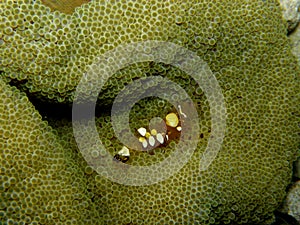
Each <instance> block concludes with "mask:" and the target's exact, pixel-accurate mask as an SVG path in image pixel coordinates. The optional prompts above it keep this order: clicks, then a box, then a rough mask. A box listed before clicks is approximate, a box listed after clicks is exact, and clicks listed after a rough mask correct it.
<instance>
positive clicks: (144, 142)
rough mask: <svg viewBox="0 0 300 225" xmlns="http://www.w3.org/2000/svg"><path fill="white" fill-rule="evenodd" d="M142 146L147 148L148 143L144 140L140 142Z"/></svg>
mask: <svg viewBox="0 0 300 225" xmlns="http://www.w3.org/2000/svg"><path fill="white" fill-rule="evenodd" d="M142 145H143V148H147V146H148V142H147V141H146V140H144V141H143V142H142Z"/></svg>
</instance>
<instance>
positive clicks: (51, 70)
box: [0, 0, 299, 225]
mask: <svg viewBox="0 0 300 225" xmlns="http://www.w3.org/2000/svg"><path fill="white" fill-rule="evenodd" d="M12 2H13V1H5V2H4V3H1V9H2V10H3V11H2V12H1V13H2V14H3V15H4V16H3V17H2V18H1V19H2V23H1V27H2V28H3V29H0V32H2V33H0V37H1V39H0V46H1V49H0V55H1V56H3V61H2V64H1V67H0V70H3V71H5V72H6V74H7V76H9V77H10V78H11V79H16V80H19V81H21V83H22V84H23V86H24V87H26V88H28V90H29V91H31V92H34V93H35V92H36V93H38V94H40V95H42V96H44V97H46V98H49V99H55V100H57V101H61V102H69V101H71V100H72V92H73V91H74V88H75V86H76V84H77V83H78V81H79V78H80V77H81V75H82V73H84V72H85V71H86V68H87V65H89V64H91V63H92V62H93V59H94V56H96V55H97V54H100V53H104V52H106V51H107V50H109V49H112V48H113V47H115V46H117V45H118V44H120V43H127V42H135V41H141V40H149V39H154V40H163V41H171V42H174V43H177V44H180V45H183V46H185V47H187V48H189V49H191V50H194V51H196V52H197V54H198V55H199V56H200V57H201V58H202V59H204V60H205V61H206V62H207V63H208V64H209V66H210V68H211V69H212V71H213V72H214V74H215V76H216V78H217V79H218V81H219V84H220V86H221V88H222V91H223V94H224V97H225V101H226V106H227V113H228V115H227V129H226V138H225V139H224V142H223V145H222V149H221V151H220V152H219V154H218V156H217V158H216V160H215V161H214V162H213V164H212V165H211V166H210V167H209V169H208V170H207V171H205V172H203V173H201V174H200V175H199V171H198V168H199V167H198V162H199V158H200V155H201V153H202V152H203V151H204V149H205V146H206V143H207V138H208V136H209V132H210V113H209V107H208V102H207V100H206V98H205V96H204V95H203V93H202V91H201V89H199V88H198V87H197V86H195V82H194V81H193V80H191V79H188V77H186V75H184V74H182V73H180V72H179V71H177V70H176V69H174V68H171V67H170V66H162V65H153V64H151V63H149V64H147V63H145V64H144V65H143V67H136V66H133V67H132V68H130V69H125V70H123V71H121V72H120V73H118V74H117V75H116V76H115V77H114V78H112V79H110V80H109V82H108V84H107V86H106V89H104V90H103V92H102V94H101V96H100V99H101V103H102V104H110V103H111V99H113V98H114V96H115V95H116V94H117V93H118V91H119V90H120V89H121V88H122V87H123V84H126V83H129V82H131V81H132V80H133V79H135V78H138V77H141V76H144V75H152V74H162V75H165V76H167V77H168V78H170V79H171V80H174V81H176V82H177V83H178V84H180V85H181V86H183V87H184V88H185V89H186V91H187V92H188V93H189V94H190V95H191V96H192V97H193V100H194V101H195V104H196V105H198V106H199V108H198V112H199V117H200V128H201V134H202V135H201V136H200V137H201V138H200V141H199V144H198V149H197V150H196V152H195V154H194V155H193V157H192V159H191V161H190V162H189V163H188V164H187V165H185V167H184V168H183V169H182V170H181V171H180V172H179V173H178V174H176V175H175V176H173V177H171V178H169V179H168V180H165V181H163V182H161V183H159V184H156V185H151V186H143V187H127V186H122V185H119V184H116V183H112V182H110V181H107V180H105V179H104V178H102V177H100V176H97V175H96V174H95V173H94V172H92V171H91V170H90V168H89V167H87V168H86V169H85V173H86V175H85V177H88V189H89V190H92V192H93V193H94V194H95V195H96V197H95V198H94V199H93V200H94V202H95V203H96V204H97V206H98V207H99V212H100V213H101V215H102V216H103V219H102V220H101V222H104V223H105V224H204V225H205V224H269V223H270V222H271V221H272V220H273V213H272V212H273V211H274V209H275V208H276V207H278V204H279V203H280V202H281V201H282V200H283V198H284V195H285V187H286V186H287V184H288V183H289V180H290V177H291V162H292V160H293V159H294V158H295V154H296V149H297V141H298V140H297V138H298V137H297V132H298V131H299V130H298V127H297V124H296V122H297V119H296V117H295V115H299V109H297V108H296V107H297V102H299V99H298V98H297V91H298V90H299V79H297V76H298V74H299V70H298V67H297V65H296V61H295V60H294V58H293V57H292V55H291V53H290V49H289V48H288V43H287V38H286V35H285V32H286V30H285V25H284V24H283V22H282V21H281V11H280V10H279V8H278V3H277V2H276V1H261V0H255V1H246V0H245V1H243V0H241V1H225V0H224V1H216V2H217V3H216V2H211V1H189V2H188V3H181V2H178V3H169V2H160V1H138V2H133V1H120V2H114V1H110V3H108V2H106V3H103V2H101V3H99V1H92V2H91V3H89V4H87V5H84V6H82V7H81V8H78V9H76V12H75V13H74V14H72V15H68V16H66V15H64V14H61V13H58V12H54V13H51V12H50V10H48V9H47V8H46V7H44V6H42V5H41V4H40V3H39V1H35V3H34V4H31V1H28V3H27V4H25V3H22V1H17V3H14V4H12ZM29 2H30V4H29ZM18 10H19V11H18ZM20 11H21V13H20ZM132 70H133V71H132ZM129 71H130V72H129ZM156 106H157V107H156ZM159 107H160V106H159V104H156V102H155V101H154V100H153V101H148V102H146V103H141V104H140V106H139V107H137V108H136V109H135V110H136V112H138V115H135V114H134V113H132V114H131V115H132V118H131V119H132V121H133V126H134V127H138V126H139V125H143V126H144V125H145V121H147V120H150V119H151V118H152V116H154V115H155V114H156V113H157V112H161V113H162V114H163V113H165V112H163V111H162V110H161V109H160V108H159ZM152 108H153V109H154V110H152ZM157 108H159V109H158V110H157ZM155 109H156V110H155ZM145 110H148V111H149V112H148V113H145ZM142 118H144V120H142V121H140V120H141V119H142ZM108 119H109V118H108V117H105V116H102V117H100V118H99V119H98V123H99V134H100V136H101V138H102V139H103V140H105V142H104V143H105V145H106V146H107V147H110V148H109V150H110V151H111V152H112V153H113V152H114V153H116V152H117V151H118V150H119V149H120V148H121V146H122V145H121V144H120V143H119V142H118V141H117V140H116V138H115V137H114V134H113V130H112V129H111V127H110V124H109V122H108V121H109V120H108ZM5 121H6V120H5ZM139 123H140V124H139ZM100 128H101V129H100ZM64 129H66V130H64ZM64 129H63V131H66V132H61V135H60V136H62V139H63V141H64V144H63V146H64V147H65V148H66V149H68V148H70V149H73V150H75V153H76V152H78V150H77V149H76V145H75V144H74V140H72V136H71V130H70V125H66V128H64ZM67 131H69V132H67ZM21 143H22V142H21ZM170 148H171V147H168V148H167V149H165V150H166V154H165V155H164V154H163V153H162V151H160V150H163V149H158V150H157V153H156V154H155V155H154V156H150V155H147V154H133V157H131V159H130V161H129V162H128V163H129V164H133V165H134V164H135V165H149V164H152V163H154V162H157V161H160V160H161V159H162V158H164V157H166V156H167V155H168V150H170ZM78 154H79V152H78ZM72 158H74V160H75V161H76V162H78V164H79V165H81V166H83V167H84V166H86V165H85V163H84V161H83V159H82V158H80V156H76V155H73V156H72ZM78 170H80V171H83V169H82V168H79V169H78ZM78 174H81V176H82V177H84V176H83V173H82V172H78ZM83 190H85V188H83ZM4 211H5V210H4ZM76 215H77V214H76ZM79 215H80V216H84V215H85V213H84V212H82V213H81V214H79ZM90 218H91V219H93V218H95V217H93V216H91V217H90Z"/></svg>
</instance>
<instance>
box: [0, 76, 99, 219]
mask: <svg viewBox="0 0 300 225" xmlns="http://www.w3.org/2000/svg"><path fill="white" fill-rule="evenodd" d="M0 112H1V114H0V115H1V118H0V196H1V197H0V224H101V219H100V215H99V211H98V208H97V206H95V204H94V203H93V202H92V201H91V198H92V197H93V195H91V193H88V190H87V180H86V178H85V177H84V176H83V174H80V170H79V169H78V165H77V164H76V163H75V162H74V161H73V159H72V157H70V154H72V153H69V152H68V151H67V150H66V151H65V150H64V149H63V148H62V146H61V145H60V144H59V142H58V140H57V137H56V135H55V134H54V133H53V130H52V128H50V127H49V126H48V124H47V122H44V121H42V119H41V116H40V115H39V113H38V112H37V111H36V110H35V108H34V106H33V105H32V104H31V103H30V102H29V101H28V98H27V97H26V95H25V94H23V93H21V92H20V91H18V90H17V89H16V88H12V87H9V86H8V85H6V84H5V83H4V82H3V81H2V80H0Z"/></svg>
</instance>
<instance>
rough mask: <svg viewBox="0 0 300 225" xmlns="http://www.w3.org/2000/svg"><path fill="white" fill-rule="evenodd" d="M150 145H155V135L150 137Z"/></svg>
mask: <svg viewBox="0 0 300 225" xmlns="http://www.w3.org/2000/svg"><path fill="white" fill-rule="evenodd" d="M149 145H151V146H154V145H155V139H154V137H153V136H150V137H149Z"/></svg>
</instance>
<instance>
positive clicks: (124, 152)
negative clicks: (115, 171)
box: [118, 146, 130, 156]
mask: <svg viewBox="0 0 300 225" xmlns="http://www.w3.org/2000/svg"><path fill="white" fill-rule="evenodd" d="M118 155H120V156H130V153H129V149H128V148H127V147H126V146H123V147H122V149H121V150H120V151H119V152H118Z"/></svg>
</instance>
